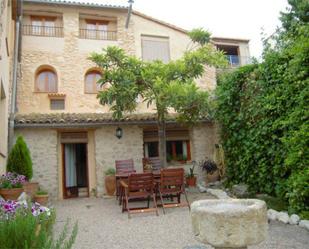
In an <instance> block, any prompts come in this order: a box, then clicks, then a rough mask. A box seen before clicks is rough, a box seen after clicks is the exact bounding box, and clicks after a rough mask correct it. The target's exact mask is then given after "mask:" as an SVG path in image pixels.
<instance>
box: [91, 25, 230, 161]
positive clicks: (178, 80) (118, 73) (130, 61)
mask: <svg viewBox="0 0 309 249" xmlns="http://www.w3.org/2000/svg"><path fill="white" fill-rule="evenodd" d="M190 35H191V37H192V38H193V39H194V42H195V43H198V44H197V46H196V48H195V49H192V50H191V51H187V52H185V53H184V55H183V57H182V58H180V59H178V60H175V61H170V62H168V63H163V62H162V61H160V60H156V61H152V62H144V61H142V60H141V59H139V58H136V57H135V56H129V55H126V54H125V52H124V50H122V49H121V48H118V47H108V48H106V49H104V50H103V53H92V55H91V56H90V60H92V61H93V62H94V63H96V64H97V66H98V67H100V68H101V69H102V71H103V72H104V74H103V76H102V78H101V79H100V80H99V84H101V85H104V84H109V85H110V87H109V88H108V90H105V91H101V92H99V94H98V96H97V97H98V98H99V100H100V103H101V104H102V105H109V106H110V110H111V111H112V112H113V117H114V118H115V119H121V118H122V117H123V114H124V113H128V112H129V113H130V112H134V111H135V110H136V107H137V104H138V102H137V99H138V97H139V96H141V97H142V98H143V100H144V102H146V103H147V107H150V106H153V107H154V108H155V110H156V111H157V120H158V128H159V130H161V131H162V132H160V136H159V155H160V158H161V161H162V164H163V165H165V163H166V159H165V158H164V157H165V149H164V148H165V136H164V132H165V121H166V116H167V114H168V110H170V109H174V110H175V111H176V112H177V113H178V114H179V121H182V122H188V123H194V122H196V121H197V120H198V119H200V118H201V117H203V118H204V117H205V116H206V115H207V114H208V112H207V111H208V109H209V108H208V106H209V104H208V94H207V92H205V91H203V90H201V89H199V88H198V87H196V85H195V83H194V81H195V80H196V79H197V78H199V77H200V76H202V75H203V73H204V70H205V65H209V66H223V65H226V63H227V62H226V59H225V56H224V54H223V53H222V52H220V51H217V50H216V49H214V47H213V46H212V45H211V44H208V41H209V33H208V32H206V31H203V30H201V29H199V30H193V31H192V32H191V33H190Z"/></svg>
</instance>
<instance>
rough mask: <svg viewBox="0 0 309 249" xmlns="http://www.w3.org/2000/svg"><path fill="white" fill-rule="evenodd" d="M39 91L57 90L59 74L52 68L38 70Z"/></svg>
mask: <svg viewBox="0 0 309 249" xmlns="http://www.w3.org/2000/svg"><path fill="white" fill-rule="evenodd" d="M35 90H36V91H37V92H47V93H55V92H57V75H56V73H55V72H54V71H53V70H52V69H48V68H44V69H41V70H39V71H38V72H37V74H36V80H35Z"/></svg>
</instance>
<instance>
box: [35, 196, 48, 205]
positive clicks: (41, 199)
mask: <svg viewBox="0 0 309 249" xmlns="http://www.w3.org/2000/svg"><path fill="white" fill-rule="evenodd" d="M34 201H35V202H37V203H40V204H41V205H42V206H47V203H48V194H47V195H35V196H34Z"/></svg>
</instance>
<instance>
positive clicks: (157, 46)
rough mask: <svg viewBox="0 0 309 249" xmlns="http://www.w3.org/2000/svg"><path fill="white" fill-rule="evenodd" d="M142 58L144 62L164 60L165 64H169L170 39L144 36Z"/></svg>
mask: <svg viewBox="0 0 309 249" xmlns="http://www.w3.org/2000/svg"><path fill="white" fill-rule="evenodd" d="M142 57H143V60H144V61H153V60H162V61H163V62H165V63H166V62H169V60H170V47H169V39H168V37H166V38H164V37H155V36H142Z"/></svg>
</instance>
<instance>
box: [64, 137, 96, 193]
mask: <svg viewBox="0 0 309 249" xmlns="http://www.w3.org/2000/svg"><path fill="white" fill-rule="evenodd" d="M65 144H84V145H85V148H86V150H85V154H86V183H87V184H86V185H87V189H88V191H87V196H85V197H89V196H90V190H89V162H88V143H61V153H62V156H61V158H62V198H63V199H70V198H74V197H68V196H67V195H66V187H65V186H66V174H65V151H64V146H65ZM75 198H79V197H78V196H77V197H75Z"/></svg>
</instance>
